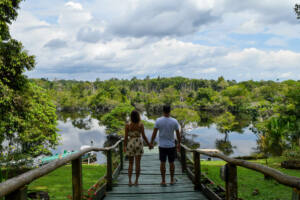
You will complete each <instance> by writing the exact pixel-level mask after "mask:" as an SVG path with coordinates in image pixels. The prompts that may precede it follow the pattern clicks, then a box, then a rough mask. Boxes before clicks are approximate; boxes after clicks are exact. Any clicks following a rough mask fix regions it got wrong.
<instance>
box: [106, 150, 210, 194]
mask: <svg viewBox="0 0 300 200" xmlns="http://www.w3.org/2000/svg"><path fill="white" fill-rule="evenodd" d="M144 150H145V153H144V155H143V157H142V160H141V175H140V178H139V185H138V186H131V187H130V186H128V162H124V169H123V170H122V171H121V172H120V175H119V176H118V178H117V180H116V181H115V182H114V183H113V188H112V191H109V192H107V193H106V197H105V200H119V199H122V200H123V199H124V200H126V199H128V200H129V199H130V200H133V199H149V200H150V199H151V200H156V199H164V200H166V199H172V200H177V199H178V200H179V199H180V200H181V199H186V200H188V199H191V200H193V199H195V200H196V199H197V200H207V198H206V197H205V196H204V195H203V194H202V193H201V192H199V191H196V190H194V184H193V183H192V182H191V180H190V179H189V178H188V176H187V175H186V174H185V173H182V169H181V165H180V163H179V161H177V160H176V161H175V166H176V168H175V178H176V180H177V182H176V184H175V185H170V184H167V186H166V187H163V186H161V185H160V182H161V176H160V162H159V159H158V149H157V148H154V149H153V150H151V151H149V150H148V148H147V149H146V148H144ZM168 166H169V165H168V164H167V165H166V168H167V171H166V181H167V183H168V182H169V181H170V173H169V169H168V168H169V167H168ZM132 180H133V182H134V180H135V173H134V171H133V175H132Z"/></svg>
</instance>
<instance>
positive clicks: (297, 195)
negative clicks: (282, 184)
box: [292, 188, 300, 200]
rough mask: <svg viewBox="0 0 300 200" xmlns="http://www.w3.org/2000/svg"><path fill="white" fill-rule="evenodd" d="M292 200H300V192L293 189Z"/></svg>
mask: <svg viewBox="0 0 300 200" xmlns="http://www.w3.org/2000/svg"><path fill="white" fill-rule="evenodd" d="M292 200H300V190H297V189H296V188H294V189H293V195H292Z"/></svg>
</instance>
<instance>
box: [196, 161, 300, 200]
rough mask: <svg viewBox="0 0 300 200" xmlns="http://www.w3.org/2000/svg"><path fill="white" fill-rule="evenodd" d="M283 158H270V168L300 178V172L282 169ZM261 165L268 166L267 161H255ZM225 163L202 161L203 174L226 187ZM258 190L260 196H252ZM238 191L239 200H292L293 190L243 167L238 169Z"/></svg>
mask: <svg viewBox="0 0 300 200" xmlns="http://www.w3.org/2000/svg"><path fill="white" fill-rule="evenodd" d="M283 160H284V159H283V158H281V157H276V158H269V159H268V166H269V167H272V168H275V169H278V170H279V171H281V172H283V173H285V174H288V175H291V176H296V177H300V170H290V169H283V168H281V167H280V163H281V161H283ZM251 162H256V163H260V164H264V165H265V164H266V162H265V159H263V160H255V161H251ZM225 164H226V162H224V161H201V169H202V172H203V173H205V174H207V175H208V177H209V178H210V179H211V180H212V181H214V182H215V183H216V184H218V185H221V186H223V187H224V186H225V182H224V181H222V180H221V178H220V167H221V166H223V165H225ZM255 189H258V191H259V194H258V195H252V193H253V191H254V190H255ZM238 191H239V194H238V195H239V198H242V199H244V200H288V199H292V189H291V188H290V187H287V186H284V185H281V184H279V183H277V182H276V181H275V180H265V179H264V175H263V174H261V173H259V172H256V171H253V170H249V169H246V168H243V167H238Z"/></svg>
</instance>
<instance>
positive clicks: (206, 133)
mask: <svg viewBox="0 0 300 200" xmlns="http://www.w3.org/2000/svg"><path fill="white" fill-rule="evenodd" d="M212 117H213V116H212V115H205V114H203V113H202V116H201V121H202V122H199V123H198V126H197V127H194V126H190V127H189V126H187V132H186V134H185V135H186V138H185V139H184V141H183V142H184V143H185V144H186V145H187V146H189V147H191V148H199V147H201V148H217V149H219V150H221V151H222V152H223V153H224V154H226V155H230V156H232V157H235V156H247V155H250V154H251V153H252V152H253V151H254V149H255V148H256V146H257V144H256V139H257V137H256V135H255V134H253V132H252V131H251V130H250V128H249V127H250V126H249V124H250V120H249V119H250V118H247V117H245V116H243V117H240V118H239V120H238V122H239V126H237V127H236V128H235V129H234V131H233V132H229V133H227V134H222V133H220V132H219V131H218V130H217V126H216V125H215V124H214V123H213V120H212ZM142 119H143V120H146V121H149V122H152V123H154V122H155V121H154V120H153V119H155V118H153V117H151V119H149V118H148V117H147V115H146V114H145V113H143V115H142ZM100 124H101V123H99V120H97V119H95V118H93V117H92V116H90V115H87V114H86V113H79V114H78V113H77V114H74V113H73V114H72V113H69V114H66V113H64V114H62V113H60V114H59V121H58V129H59V130H60V132H59V133H60V134H61V139H62V140H61V144H60V145H59V146H58V147H57V149H55V150H53V151H52V153H54V154H56V153H62V152H63V151H64V150H80V147H82V146H84V145H91V141H93V145H94V146H97V147H107V146H111V145H113V144H114V143H115V142H116V141H117V140H118V139H119V137H118V136H111V135H107V134H106V133H105V127H104V126H101V125H100ZM243 126H245V127H246V128H242V127H243ZM145 133H146V136H147V137H148V139H150V138H151V135H152V129H146V130H145ZM157 138H158V137H157ZM157 138H156V139H157ZM156 141H157V140H156ZM97 159H98V161H97V162H98V163H105V162H106V157H105V155H104V154H103V153H101V152H98V153H97Z"/></svg>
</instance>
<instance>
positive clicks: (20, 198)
mask: <svg viewBox="0 0 300 200" xmlns="http://www.w3.org/2000/svg"><path fill="white" fill-rule="evenodd" d="M5 200H27V186H24V187H22V188H20V189H18V190H16V191H14V192H12V193H10V194H9V195H6V196H5Z"/></svg>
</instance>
